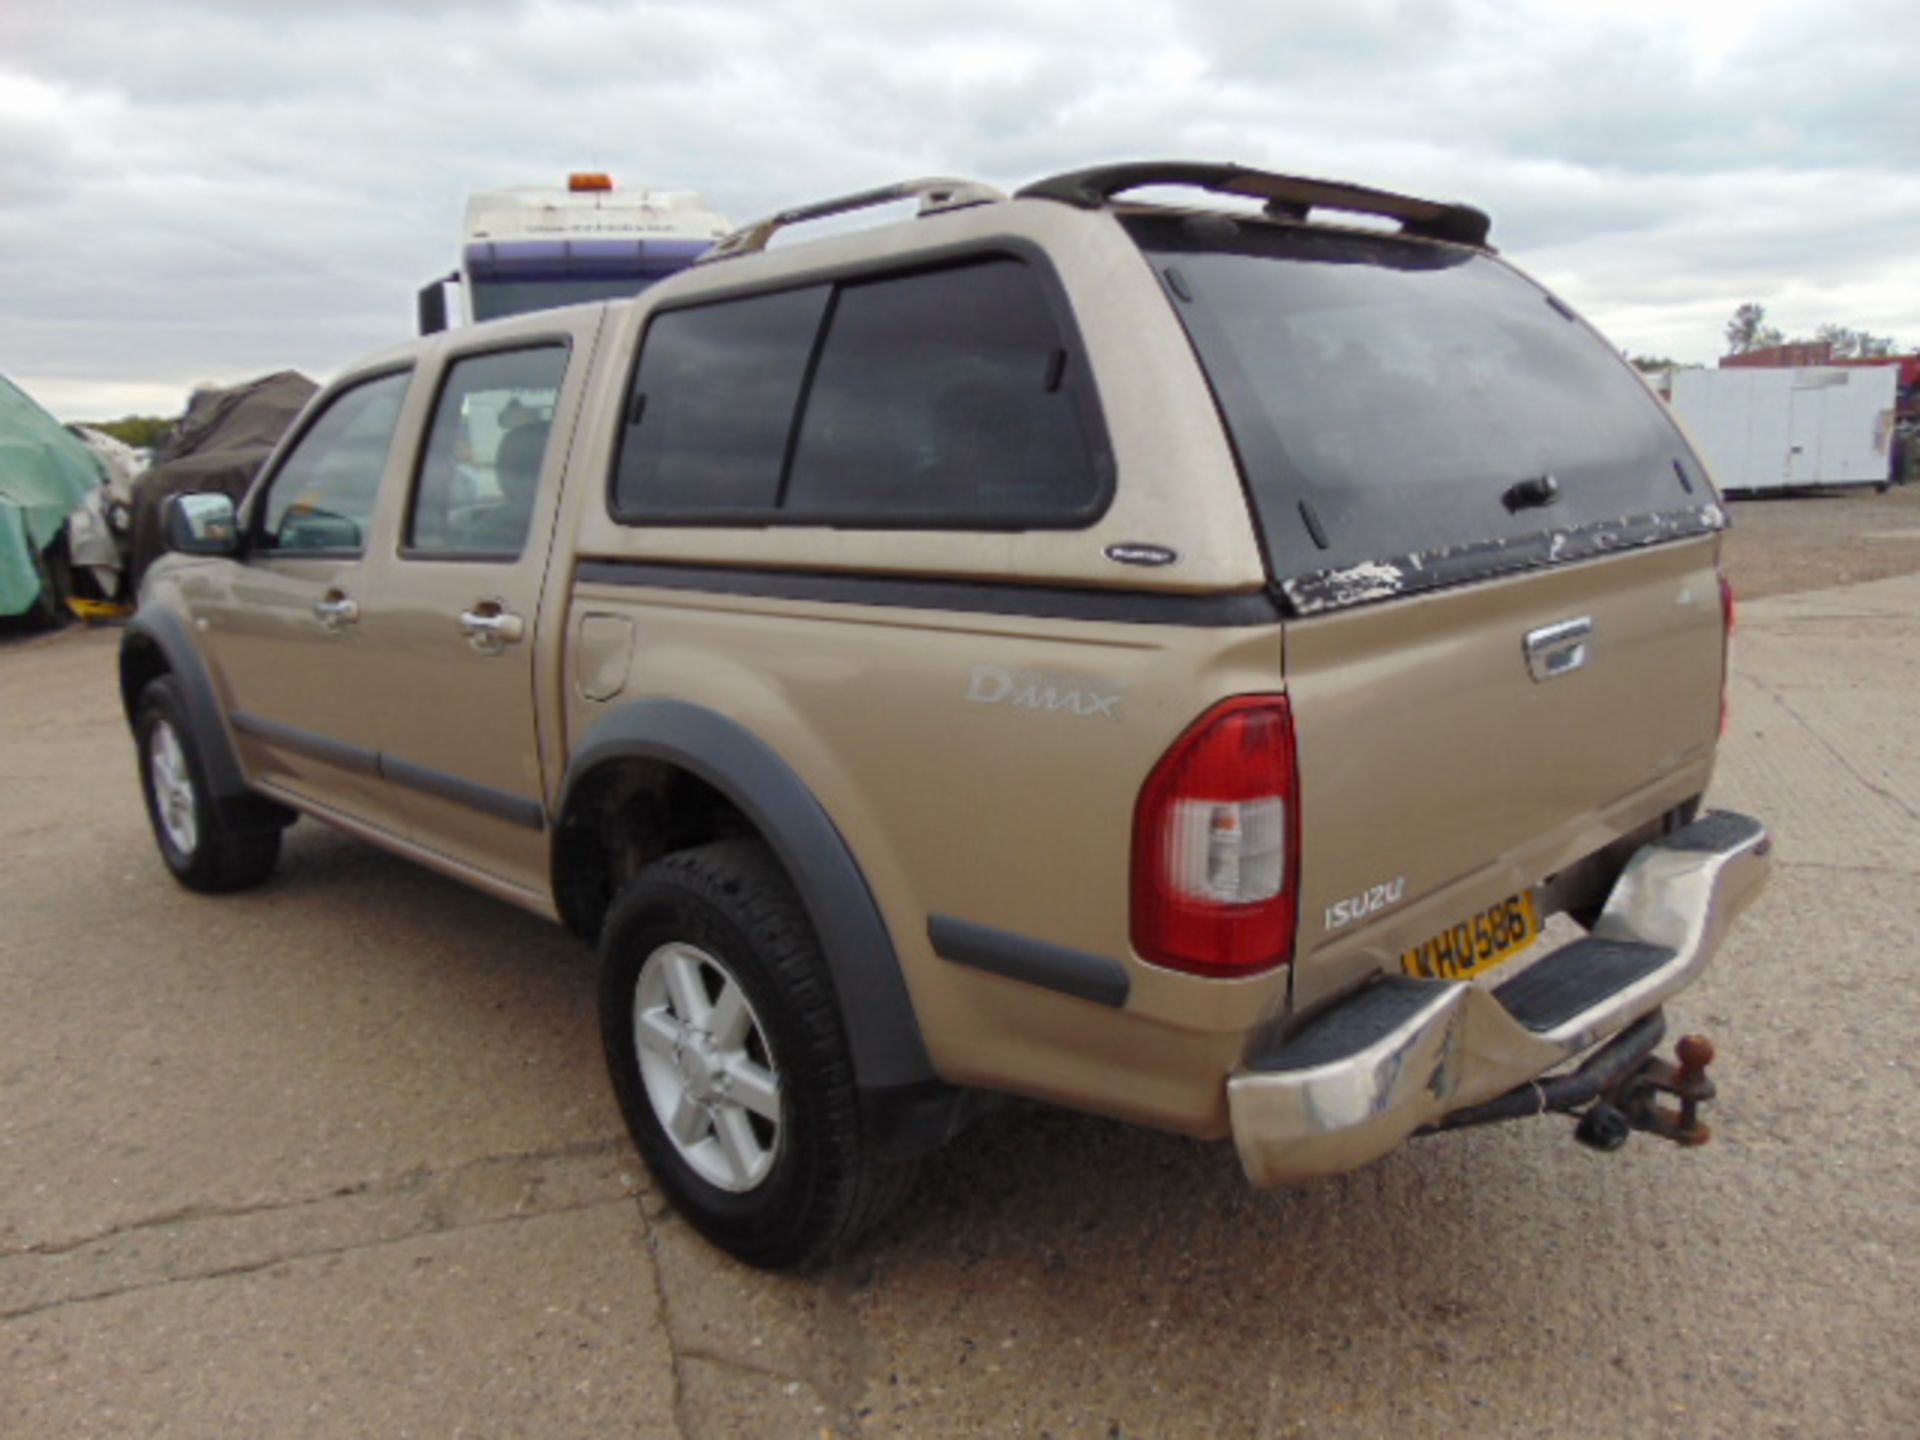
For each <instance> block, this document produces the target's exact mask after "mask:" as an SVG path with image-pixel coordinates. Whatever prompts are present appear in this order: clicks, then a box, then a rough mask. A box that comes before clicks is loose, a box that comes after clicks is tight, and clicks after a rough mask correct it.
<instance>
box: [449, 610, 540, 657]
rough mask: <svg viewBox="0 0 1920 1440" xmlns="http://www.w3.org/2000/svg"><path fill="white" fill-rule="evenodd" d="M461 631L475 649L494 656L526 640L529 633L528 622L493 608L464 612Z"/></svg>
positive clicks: (461, 618) (461, 617) (462, 613)
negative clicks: (509, 646)
mask: <svg viewBox="0 0 1920 1440" xmlns="http://www.w3.org/2000/svg"><path fill="white" fill-rule="evenodd" d="M460 629H461V632H462V633H463V634H465V635H466V637H467V639H468V641H469V642H471V644H472V645H473V648H474V649H476V650H478V651H480V653H481V654H483V655H493V654H497V653H498V652H499V651H501V650H502V649H504V648H505V647H507V646H508V645H511V644H513V643H514V642H516V641H518V640H521V639H524V638H525V637H526V633H527V622H526V621H524V620H522V619H521V618H520V617H519V616H518V615H515V614H512V613H511V612H509V611H506V610H498V609H492V608H483V609H479V610H462V611H461V612H460Z"/></svg>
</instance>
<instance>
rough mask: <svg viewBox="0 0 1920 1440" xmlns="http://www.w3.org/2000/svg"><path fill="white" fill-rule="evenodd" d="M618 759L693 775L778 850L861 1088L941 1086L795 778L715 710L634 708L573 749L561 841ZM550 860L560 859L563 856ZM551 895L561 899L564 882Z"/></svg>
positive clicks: (830, 830)
mask: <svg viewBox="0 0 1920 1440" xmlns="http://www.w3.org/2000/svg"><path fill="white" fill-rule="evenodd" d="M622 760H652V761H663V762H666V763H669V764H673V765H677V766H679V767H680V768H682V769H684V770H686V771H688V772H689V773H691V774H693V775H696V776H698V777H699V778H700V779H701V780H704V781H705V782H706V783H707V784H709V785H711V786H713V787H714V788H715V789H716V790H718V791H720V792H721V793H722V794H723V795H725V796H726V797H727V798H728V799H729V800H730V801H731V802H732V803H733V804H734V805H736V806H738V807H739V809H740V811H741V812H742V813H743V814H744V815H746V816H747V818H748V819H750V820H751V821H752V822H753V823H754V825H755V826H756V827H757V828H758V830H759V832H760V834H761V835H762V836H763V837H764V838H765V839H766V841H767V843H768V844H769V845H771V846H772V847H773V851H774V854H775V855H776V856H777V857H778V858H779V860H780V863H781V864H782V865H783V866H784V867H785V868H786V871H787V874H788V875H789V876H791V877H792V879H793V882H794V886H795V888H796V889H797V890H798V891H799V892H800V899H801V903H802V904H803V905H804V906H805V907H806V911H807V915H808V917H809V918H810V919H811V920H812V921H813V925H814V928H815V930H816V931H817V933H818V934H819V937H820V946H821V950H822V951H823V952H824V953H825V955H826V957H827V965H828V968H829V970H830V971H831V973H832V975H833V983H834V988H835V990H836V992H837V993H838V995H839V999H840V1011H841V1016H842V1019H843V1021H844V1023H845V1025H846V1027H847V1041H848V1044H849V1046H850V1048H851V1049H852V1052H853V1066H854V1075H855V1078H856V1080H857V1081H858V1083H859V1085H860V1087H861V1088H862V1089H863V1090H867V1091H898V1092H902V1093H906V1092H908V1091H909V1090H916V1089H919V1087H924V1086H925V1085H926V1082H928V1081H936V1082H937V1077H936V1076H935V1074H934V1070H933V1065H932V1062H931V1061H930V1060H929V1059H928V1057H927V1050H926V1044H925V1042H924V1041H923V1040H922V1038H921V1034H920V1024H919V1021H918V1019H917V1018H916V1017H915V1015H914V1010H913V1000H912V997H911V996H910V995H909V994H908V993H907V984H906V979H905V977H904V976H903V975H902V974H901V971H900V960H899V956H898V953H897V952H896V951H895V949H894V945H893V939H892V937H891V935H890V934H889V933H888V931H887V925H886V921H885V919H884V918H883V917H882V916H881V914H880V907H879V905H878V904H877V903H876V902H875V901H874V898H873V892H872V891H871V890H870V889H869V888H868V886H867V881H866V876H865V875H864V874H863V873H862V872H861V869H860V866H859V863H858V862H857V861H856V860H855V859H854V856H853V852H852V850H851V849H850V848H849V847H848V845H847V842H846V840H845V839H844V838H843V837H842V836H841V834H840V831H839V829H838V827H837V826H835V825H834V823H833V820H832V818H831V817H830V816H829V815H828V814H827V812H826V810H825V809H824V808H823V807H822V806H821V804H820V802H819V801H818V800H817V799H816V798H815V797H814V795H813V792H812V791H811V790H810V789H809V788H808V787H807V785H806V782H805V781H803V780H802V779H801V778H800V777H799V776H798V775H797V774H795V773H794V771H793V769H792V767H790V766H789V765H788V764H787V763H786V761H784V760H783V759H781V758H780V756H779V755H778V754H777V753H776V752H775V751H774V750H773V749H772V747H770V746H769V745H767V744H766V742H765V741H763V740H761V739H760V738H759V737H758V736H757V735H755V734H754V733H753V732H752V731H750V730H748V729H747V728H746V727H745V726H743V725H741V724H740V723H739V722H738V721H735V720H732V719H729V718H728V717H727V716H725V715H722V714H720V713H719V712H718V711H714V710H709V709H707V708H705V707H704V706H699V705H694V704H691V703H689V702H687V701H683V700H668V699H653V700H635V701H632V702H630V703H628V704H626V705H623V706H621V707H619V708H618V709H616V710H612V711H610V712H608V713H607V714H606V715H604V716H602V717H601V718H600V719H599V720H598V721H596V722H595V723H594V725H593V726H592V728H590V729H589V730H588V731H587V733H586V735H585V736H583V737H582V739H581V743H580V744H579V746H578V747H577V748H576V749H575V750H574V753H573V756H572V758H571V760H570V761H569V762H568V765H567V773H566V780H565V783H564V785H563V787H562V798H561V802H560V809H559V814H560V816H561V819H560V822H559V824H558V825H556V826H555V829H556V830H559V829H561V828H564V827H565V826H566V825H567V824H568V822H569V820H570V819H571V816H572V814H573V808H574V802H575V800H576V797H577V796H578V794H579V793H580V788H581V786H582V784H583V783H584V782H585V781H586V780H587V778H588V777H589V776H591V775H592V774H593V773H594V772H595V771H597V770H599V769H601V768H602V767H603V766H606V765H609V764H614V763H618V762H619V761H622ZM554 853H555V855H556V857H558V855H559V854H560V853H561V852H560V848H559V847H558V846H556V847H555V852H554ZM554 890H555V893H556V894H561V893H565V890H566V887H565V885H564V884H563V883H562V879H561V877H560V876H557V875H556V876H555V877H554ZM942 1088H944V1087H942ZM954 1093H955V1094H958V1093H959V1092H954Z"/></svg>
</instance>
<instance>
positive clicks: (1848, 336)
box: [1813, 325, 1900, 360]
mask: <svg viewBox="0 0 1920 1440" xmlns="http://www.w3.org/2000/svg"><path fill="white" fill-rule="evenodd" d="M1813 338H1814V339H1815V340H1822V341H1825V342H1826V343H1827V344H1829V345H1831V346H1832V347H1833V358H1834V359H1836V360H1878V359H1880V358H1881V357H1883V356H1887V355H1891V354H1893V353H1895V351H1897V350H1898V349H1899V348H1900V347H1899V346H1898V345H1897V344H1895V343H1894V339H1893V337H1892V336H1891V335H1875V334H1872V333H1870V332H1869V331H1866V330H1851V329H1848V328H1847V327H1846V326H1845V325H1822V326H1821V327H1820V328H1819V329H1818V330H1816V331H1814V332H1813Z"/></svg>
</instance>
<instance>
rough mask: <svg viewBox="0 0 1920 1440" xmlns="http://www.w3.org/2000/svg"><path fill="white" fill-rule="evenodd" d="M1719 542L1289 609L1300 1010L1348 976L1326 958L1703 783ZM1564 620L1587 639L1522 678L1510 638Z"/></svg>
mask: <svg viewBox="0 0 1920 1440" xmlns="http://www.w3.org/2000/svg"><path fill="white" fill-rule="evenodd" d="M1717 549H1718V542H1717V539H1715V538H1712V537H1703V538H1700V539H1694V540H1687V541H1680V542H1676V543H1669V544H1664V545H1654V546H1649V547H1646V548H1643V549H1638V550H1633V551H1629V552H1625V553H1622V554H1617V555H1612V556H1609V557H1606V558H1602V559H1596V560H1591V561H1587V562H1585V563H1581V564H1576V565H1569V566H1563V567H1559V568H1555V569H1549V570H1540V571H1533V572H1529V573H1527V574H1524V575H1519V576H1513V577H1508V578H1506V579H1501V580H1494V581H1489V582H1486V583H1483V584H1479V585H1472V586H1466V587H1462V588H1458V589H1451V590H1443V591H1438V592H1434V593H1430V594H1426V595H1418V596H1411V597H1405V598H1401V599H1398V600H1393V601H1389V602H1386V603H1381V604H1374V605H1367V606H1361V607H1359V608H1356V609H1352V610H1348V611H1343V612H1338V613H1335V614H1332V615H1326V616H1321V617H1317V618H1310V619H1304V620H1300V621H1297V622H1295V623H1293V624H1292V625H1290V626H1289V627H1288V631H1287V642H1286V650H1287V688H1288V691H1289V693H1290V695H1291V696H1292V703H1293V715H1294V725H1295V728H1296V734H1297V737H1298V744H1299V759H1300V787H1301V789H1300V835H1301V857H1302V865H1301V870H1302V874H1301V906H1300V921H1299V936H1298V942H1297V950H1296V956H1297V959H1296V979H1295V996H1294V1001H1295V1004H1296V1006H1298V1005H1303V1004H1311V1003H1313V1001H1314V1000H1315V999H1316V998H1317V997H1318V995H1319V994H1321V993H1324V992H1325V991H1326V990H1327V989H1328V988H1330V987H1337V986H1338V985H1339V984H1341V983H1345V981H1346V980H1347V978H1348V971H1349V969H1350V968H1351V967H1350V966H1349V965H1345V964H1340V963H1339V957H1341V956H1348V957H1350V958H1351V960H1352V961H1353V963H1354V964H1362V963H1364V966H1365V967H1366V968H1373V967H1375V966H1377V965H1378V964H1379V963H1380V961H1381V959H1382V958H1383V957H1384V956H1387V955H1394V954H1397V953H1398V952H1399V951H1400V950H1401V949H1403V948H1406V947H1409V946H1411V945H1413V944H1416V943H1418V942H1419V941H1420V940H1422V939H1425V938H1427V936H1428V935H1429V934H1431V933H1433V932H1436V931H1438V930H1440V929H1442V928H1444V927H1445V926H1447V925H1449V924H1451V923H1453V922H1454V921H1457V920H1460V919H1463V918H1465V916H1466V915H1467V914H1468V912H1469V910H1470V909H1471V908H1472V907H1475V906H1483V905H1487V904H1491V903H1493V902H1495V901H1497V900H1499V899H1501V898H1503V897H1504V896H1505V895H1508V894H1512V893H1514V892H1516V891H1517V890H1519V889H1522V888H1525V887H1526V886H1528V885H1531V884H1533V883H1534V882H1536V881H1538V880H1539V879H1541V878H1542V877H1543V876H1544V874H1546V873H1547V872H1548V871H1549V870H1551V869H1554V868H1557V867H1558V866H1561V865H1564V864H1567V863H1570V862H1571V861H1573V860H1575V859H1578V858H1581V857H1582V856H1584V855H1587V854H1590V853H1591V852H1592V851H1593V850H1595V849H1598V848H1599V847H1600V846H1602V845H1604V844H1606V843H1608V842H1609V841H1611V840H1613V839H1616V838H1618V836H1619V835H1621V834H1623V833H1625V832H1626V831H1627V830H1630V829H1632V828H1633V827H1634V826H1635V825H1637V824H1640V823H1642V822H1644V821H1646V820H1648V819H1651V818H1653V817H1655V816H1657V815H1658V814H1659V813H1660V812H1661V811H1662V810H1663V809H1666V808H1668V807H1669V806H1671V805H1673V804H1675V803H1678V802H1679V801H1680V800H1683V799H1686V798H1690V797H1691V796H1692V795H1696V794H1698V793H1699V791H1700V789H1701V788H1702V787H1703V786H1704V784H1705V779H1706V773H1707V768H1708V767H1709V766H1710V764H1711V760H1712V754H1713V747H1714V743H1715V740H1716V739H1717V735H1718V724H1719V706H1720V676H1721V643H1722V642H1721V612H1720V595H1719V586H1718V577H1717V574H1716V572H1715V568H1714V561H1715V555H1716V552H1717ZM1566 622H1586V623H1587V624H1588V625H1590V627H1591V628H1590V631H1589V633H1588V636H1587V638H1586V640H1585V654H1584V656H1583V657H1582V658H1581V659H1580V660H1579V661H1578V662H1577V663H1567V662H1562V664H1563V666H1564V668H1561V669H1560V670H1559V671H1558V673H1553V674H1550V675H1549V676H1548V678H1544V679H1542V678H1536V676H1535V674H1534V673H1533V672H1534V669H1536V668H1539V669H1542V670H1545V668H1546V667H1545V666H1530V665H1529V663H1528V656H1527V653H1526V640H1527V637H1528V636H1529V635H1532V634H1536V633H1538V632H1540V631H1543V630H1547V629H1548V628H1549V627H1555V626H1559V625H1562V624H1565V623H1566ZM1376 887H1384V888H1381V889H1376ZM1373 895H1378V896H1379V897H1380V898H1379V900H1378V901H1377V902H1375V903H1374V904H1373V905H1369V904H1366V903H1362V904H1361V905H1359V906H1358V907H1347V908H1348V910H1349V911H1351V910H1353V909H1356V908H1357V909H1358V910H1359V911H1360V913H1359V914H1357V915H1353V914H1343V913H1338V912H1336V910H1335V907H1336V906H1338V905H1339V903H1340V902H1342V901H1348V900H1354V899H1358V898H1361V897H1368V896H1373ZM1455 911H1458V913H1455ZM1367 952H1370V954H1369V953H1367ZM1316 960H1320V961H1322V962H1323V963H1322V964H1321V965H1320V966H1319V967H1318V969H1317V970H1316ZM1334 972H1337V973H1334Z"/></svg>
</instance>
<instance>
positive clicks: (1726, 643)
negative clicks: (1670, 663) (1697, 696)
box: [1715, 571, 1733, 735]
mask: <svg viewBox="0 0 1920 1440" xmlns="http://www.w3.org/2000/svg"><path fill="white" fill-rule="evenodd" d="M1715 573H1716V575H1717V576H1718V577H1719V580H1720V733H1721V734H1722V735H1725V734H1726V733H1727V682H1728V681H1729V680H1730V679H1731V678H1732V676H1733V582H1732V581H1731V580H1729V579H1727V576H1726V572H1725V571H1716V572H1715Z"/></svg>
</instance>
